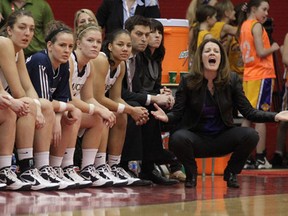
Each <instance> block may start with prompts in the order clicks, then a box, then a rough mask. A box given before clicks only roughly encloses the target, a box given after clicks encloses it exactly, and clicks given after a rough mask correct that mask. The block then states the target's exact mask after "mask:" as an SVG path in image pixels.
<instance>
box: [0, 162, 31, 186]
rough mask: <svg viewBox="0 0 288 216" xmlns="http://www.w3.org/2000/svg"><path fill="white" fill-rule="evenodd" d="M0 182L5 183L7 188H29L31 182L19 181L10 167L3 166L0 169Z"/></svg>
mask: <svg viewBox="0 0 288 216" xmlns="http://www.w3.org/2000/svg"><path fill="white" fill-rule="evenodd" d="M0 182H1V183H2V184H5V185H7V186H6V189H7V190H23V191H26V190H30V188H31V184H29V183H26V182H23V181H21V180H20V179H18V178H17V175H16V173H14V172H13V171H12V170H11V168H10V167H4V168H2V169H1V170H0Z"/></svg>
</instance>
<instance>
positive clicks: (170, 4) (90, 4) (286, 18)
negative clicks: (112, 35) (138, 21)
mask: <svg viewBox="0 0 288 216" xmlns="http://www.w3.org/2000/svg"><path fill="white" fill-rule="evenodd" d="M47 2H49V4H50V5H51V7H52V9H53V11H54V14H55V18H56V19H59V20H63V21H64V22H65V23H67V24H68V25H70V26H72V25H73V16H74V13H75V11H76V10H78V9H80V8H88V9H91V10H93V11H96V10H97V8H98V6H99V5H100V3H101V2H102V0H47ZM159 2H160V3H159V4H160V9H161V15H162V18H168V19H170V18H181V19H182V18H185V14H186V9H187V7H188V5H189V3H190V0H177V1H171V0H159ZM232 2H233V3H234V4H237V3H240V2H243V0H232ZM287 8H288V1H284V0H281V1H279V0H277V1H276V0H271V1H270V11H269V13H270V16H271V17H273V18H274V20H275V22H274V23H275V30H274V33H273V37H274V39H275V40H276V41H277V42H278V43H279V44H283V40H284V36H285V34H286V33H287V32H288V13H287Z"/></svg>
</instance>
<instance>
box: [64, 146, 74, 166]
mask: <svg viewBox="0 0 288 216" xmlns="http://www.w3.org/2000/svg"><path fill="white" fill-rule="evenodd" d="M74 152H75V148H67V149H66V151H65V154H64V157H63V160H62V164H61V167H62V168H65V167H68V166H71V165H74V161H73V157H74Z"/></svg>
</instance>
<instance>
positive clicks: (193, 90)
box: [152, 39, 288, 188]
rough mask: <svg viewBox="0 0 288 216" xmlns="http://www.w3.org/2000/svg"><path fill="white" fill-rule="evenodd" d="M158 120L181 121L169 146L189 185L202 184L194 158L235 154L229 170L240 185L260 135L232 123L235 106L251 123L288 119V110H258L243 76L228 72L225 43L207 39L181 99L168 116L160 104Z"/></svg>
mask: <svg viewBox="0 0 288 216" xmlns="http://www.w3.org/2000/svg"><path fill="white" fill-rule="evenodd" d="M155 107H156V108H157V111H154V112H152V114H153V115H154V117H155V118H157V119H159V120H161V121H163V122H177V123H178V124H177V126H176V128H175V130H174V132H173V133H172V135H171V136H170V143H169V147H170V148H171V150H172V151H173V152H174V153H175V154H176V156H177V157H178V159H179V160H180V161H181V162H182V163H183V165H184V168H185V171H186V176H187V178H186V182H185V186H186V187H190V188H194V187H196V184H197V164H196V161H195V158H205V157H219V156H223V155H226V154H229V153H232V155H231V157H230V160H229V161H228V164H227V167H226V168H225V171H224V180H225V181H227V186H228V187H230V188H239V184H238V182H237V174H239V173H240V172H241V170H242V168H243V166H244V164H245V161H246V159H247V157H248V156H249V154H250V153H251V152H252V150H253V149H254V148H255V147H256V145H257V142H258V140H259V135H258V133H257V132H256V131H255V129H252V128H250V127H235V126H234V125H233V107H236V108H237V109H238V110H239V112H240V113H241V114H242V115H243V116H244V117H245V118H246V119H249V120H250V121H252V122H273V121H287V120H288V112H287V111H282V112H280V113H278V114H277V113H274V112H264V111H260V110H256V109H254V108H253V107H252V106H251V104H250V102H249V101H248V99H247V98H246V97H245V95H244V93H243V89H242V84H241V82H240V79H239V77H238V75H236V73H234V72H232V73H231V72H230V71H229V63H228V60H227V56H226V53H225V50H224V48H223V46H222V45H221V44H220V42H219V41H217V40H216V39H208V40H204V41H203V42H202V44H201V45H200V47H199V48H198V49H197V51H196V54H195V56H194V60H193V65H192V68H191V72H190V73H189V74H188V75H187V76H186V77H184V78H183V79H182V80H181V82H180V85H179V87H178V89H177V92H176V101H175V105H174V107H173V109H172V110H171V112H169V113H168V114H165V112H164V111H163V110H162V109H161V108H160V107H159V106H158V105H156V104H155Z"/></svg>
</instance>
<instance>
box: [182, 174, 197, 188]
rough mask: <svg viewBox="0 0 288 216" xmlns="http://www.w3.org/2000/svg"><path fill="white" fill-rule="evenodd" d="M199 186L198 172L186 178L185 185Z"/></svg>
mask: <svg viewBox="0 0 288 216" xmlns="http://www.w3.org/2000/svg"><path fill="white" fill-rule="evenodd" d="M196 186H197V174H196V175H192V177H191V178H190V177H189V178H186V180H185V187H186V188H195V187H196Z"/></svg>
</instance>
